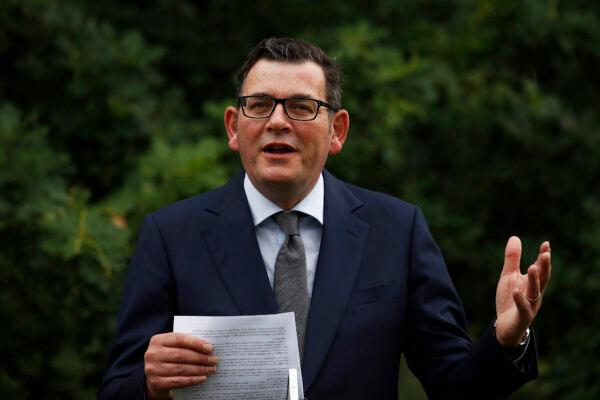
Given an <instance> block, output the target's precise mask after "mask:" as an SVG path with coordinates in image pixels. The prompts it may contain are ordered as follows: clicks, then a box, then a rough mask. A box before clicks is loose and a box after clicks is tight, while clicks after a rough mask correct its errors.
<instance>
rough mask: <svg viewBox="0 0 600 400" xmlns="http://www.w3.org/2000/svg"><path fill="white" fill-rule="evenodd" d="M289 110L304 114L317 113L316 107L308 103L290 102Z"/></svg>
mask: <svg viewBox="0 0 600 400" xmlns="http://www.w3.org/2000/svg"><path fill="white" fill-rule="evenodd" d="M288 109H290V110H294V111H302V112H315V107H314V105H313V104H311V103H308V102H290V103H289V104H288Z"/></svg>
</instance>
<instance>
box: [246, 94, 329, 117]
mask: <svg viewBox="0 0 600 400" xmlns="http://www.w3.org/2000/svg"><path fill="white" fill-rule="evenodd" d="M250 97H258V98H263V99H269V100H273V108H272V109H271V112H269V114H268V115H265V116H264V117H251V116H250V115H247V114H246V111H245V109H244V101H245V100H246V99H248V98H250ZM288 100H311V101H315V102H316V103H317V110H316V112H315V116H314V117H312V118H310V119H298V118H294V117H292V116H290V114H289V113H288V110H287V107H286V105H285V102H286V101H288ZM277 104H281V105H283V111H285V115H287V117H288V118H289V119H293V120H294V121H314V120H315V119H316V118H317V116H318V115H319V110H320V109H321V107H326V108H329V110H331V111H332V112H337V111H338V110H336V109H335V108H334V107H333V106H332V105H331V104H329V103H327V102H324V101H323V100H317V99H311V98H310V97H288V98H285V99H278V98H276V97H271V96H257V95H254V96H252V95H250V96H240V97H238V105H239V106H240V108H241V109H242V113H243V114H244V115H245V116H246V117H247V118H253V119H265V118H269V117H270V116H271V115H273V111H275V108H277Z"/></svg>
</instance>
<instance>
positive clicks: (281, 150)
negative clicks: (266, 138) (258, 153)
mask: <svg viewBox="0 0 600 400" xmlns="http://www.w3.org/2000/svg"><path fill="white" fill-rule="evenodd" d="M263 151H264V152H266V153H270V154H287V153H293V152H295V151H296V149H294V148H293V147H292V146H290V145H289V144H286V143H270V144H268V145H266V146H265V147H263Z"/></svg>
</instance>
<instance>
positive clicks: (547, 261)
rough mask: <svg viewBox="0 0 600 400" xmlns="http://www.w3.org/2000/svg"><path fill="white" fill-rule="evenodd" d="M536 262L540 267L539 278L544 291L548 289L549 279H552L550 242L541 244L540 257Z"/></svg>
mask: <svg viewBox="0 0 600 400" xmlns="http://www.w3.org/2000/svg"><path fill="white" fill-rule="evenodd" d="M536 264H537V265H538V267H539V279H540V288H541V291H542V293H543V292H544V290H545V289H546V286H547V285H548V281H549V280H550V275H551V273H552V264H551V253H550V243H549V242H544V243H542V245H541V246H540V254H539V255H538V259H537V261H536Z"/></svg>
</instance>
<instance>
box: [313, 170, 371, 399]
mask: <svg viewBox="0 0 600 400" xmlns="http://www.w3.org/2000/svg"><path fill="white" fill-rule="evenodd" d="M323 175H324V178H325V209H324V223H323V236H322V240H321V247H320V250H319V259H318V262H317V271H316V276H315V282H314V286H313V292H312V300H311V306H310V314H309V320H308V326H307V335H306V344H305V349H306V350H305V354H304V360H303V366H302V375H303V381H304V382H303V383H304V388H305V391H306V390H308V388H309V386H310V385H311V384H312V382H313V380H314V378H315V376H316V375H317V373H318V371H319V369H320V368H321V365H322V364H323V362H324V360H325V357H326V356H327V353H328V351H329V348H330V347H331V344H332V343H333V339H334V337H335V334H336V331H337V329H338V326H339V324H340V322H341V320H342V317H343V315H344V313H345V311H346V306H347V304H348V300H349V298H350V294H351V293H352V289H353V288H354V283H355V281H356V277H357V275H358V271H359V267H360V263H361V260H362V253H363V250H364V246H365V243H366V239H367V234H368V231H369V225H368V224H367V223H365V222H364V221H362V220H360V219H358V218H357V217H355V216H354V215H353V214H352V212H353V211H354V210H356V209H357V208H359V207H360V206H362V203H361V202H360V201H359V200H358V199H357V198H356V197H355V196H354V195H353V194H352V192H350V191H349V190H348V188H347V187H345V186H344V185H343V184H342V183H341V182H340V181H338V180H337V179H336V178H334V177H333V176H332V175H330V174H329V173H327V172H326V171H324V172H323Z"/></svg>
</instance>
